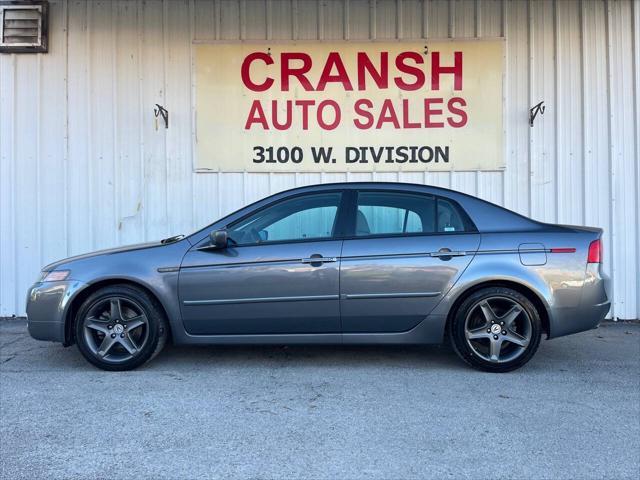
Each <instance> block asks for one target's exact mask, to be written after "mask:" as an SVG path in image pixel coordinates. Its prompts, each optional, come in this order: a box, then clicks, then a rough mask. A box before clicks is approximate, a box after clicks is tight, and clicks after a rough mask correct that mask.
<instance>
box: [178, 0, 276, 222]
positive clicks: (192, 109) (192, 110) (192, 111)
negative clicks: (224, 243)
mask: <svg viewBox="0 0 640 480" xmlns="http://www.w3.org/2000/svg"><path fill="white" fill-rule="evenodd" d="M265 16H266V15H265ZM195 21H196V8H195V0H190V1H189V86H190V87H191V88H190V89H189V126H190V138H191V142H189V149H190V152H189V153H190V157H191V168H190V172H189V173H190V175H189V182H190V183H191V228H192V229H194V230H195V229H196V228H197V225H196V224H195V223H196V208H197V207H196V206H197V199H196V196H195V194H194V192H195V186H196V185H195V183H196V181H195V180H196V175H197V173H195V171H196V141H197V138H196V115H197V112H196V105H195V89H196V84H195V77H196V76H195V69H194V64H193V62H194V58H193V40H194V39H195V36H196V28H195ZM265 29H266V25H265Z"/></svg>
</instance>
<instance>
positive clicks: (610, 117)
mask: <svg viewBox="0 0 640 480" xmlns="http://www.w3.org/2000/svg"><path fill="white" fill-rule="evenodd" d="M605 31H606V36H607V55H606V57H607V134H608V135H607V137H608V142H609V148H608V158H607V161H608V164H609V193H610V194H611V202H610V203H609V236H610V239H611V241H610V245H611V253H610V254H609V258H610V260H611V291H612V292H615V283H616V281H615V280H616V279H615V272H616V262H615V255H614V249H615V237H616V235H615V231H614V229H613V225H614V222H613V213H614V212H615V203H616V194H615V190H614V187H615V182H614V178H613V177H614V175H615V171H614V168H613V148H614V144H613V130H612V121H613V110H612V103H613V92H612V89H611V80H612V71H611V62H612V58H611V55H612V52H611V49H612V42H611V4H610V2H609V0H605ZM605 251H606V250H605ZM615 312H616V302H615V295H614V298H613V299H612V301H611V316H612V318H613V320H615V319H616V314H615Z"/></svg>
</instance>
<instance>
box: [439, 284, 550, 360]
mask: <svg viewBox="0 0 640 480" xmlns="http://www.w3.org/2000/svg"><path fill="white" fill-rule="evenodd" d="M449 328H450V330H449V334H450V337H451V343H452V344H453V348H454V350H455V351H456V353H457V354H458V356H460V358H462V359H463V360H464V361H465V362H467V363H468V364H469V365H471V366H472V367H474V368H477V369H480V370H485V371H489V372H509V371H511V370H515V369H517V368H520V367H521V366H523V365H524V364H525V363H527V362H528V361H529V360H530V359H531V357H533V355H534V354H535V352H536V350H537V349H538V346H539V345H540V336H541V333H542V323H541V321H540V314H539V313H538V311H537V309H536V307H535V306H534V305H533V303H531V301H530V300H529V299H528V298H527V297H526V296H524V295H523V294H521V293H520V292H517V291H515V290H512V289H510V288H503V287H488V288H483V289H481V290H478V291H476V292H474V293H472V294H471V295H469V297H468V298H466V299H465V300H464V301H463V302H462V304H461V305H460V307H459V308H458V309H457V311H456V313H455V314H454V317H453V319H452V321H451V323H450V325H449Z"/></svg>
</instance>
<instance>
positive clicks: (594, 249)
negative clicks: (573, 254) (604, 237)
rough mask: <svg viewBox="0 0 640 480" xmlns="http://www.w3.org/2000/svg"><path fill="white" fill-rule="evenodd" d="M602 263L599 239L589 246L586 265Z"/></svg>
mask: <svg viewBox="0 0 640 480" xmlns="http://www.w3.org/2000/svg"><path fill="white" fill-rule="evenodd" d="M601 262H602V242H601V241H600V239H598V240H594V241H593V242H591V243H590V244H589V255H587V263H601Z"/></svg>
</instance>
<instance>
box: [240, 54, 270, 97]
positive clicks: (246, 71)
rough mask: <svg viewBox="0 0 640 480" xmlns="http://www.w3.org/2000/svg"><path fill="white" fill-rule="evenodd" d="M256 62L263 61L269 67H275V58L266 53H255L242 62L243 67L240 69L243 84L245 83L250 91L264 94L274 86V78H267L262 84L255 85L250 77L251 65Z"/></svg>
mask: <svg viewBox="0 0 640 480" xmlns="http://www.w3.org/2000/svg"><path fill="white" fill-rule="evenodd" d="M254 60H262V61H263V62H264V63H265V64H267V65H273V58H271V57H270V56H269V55H267V54H266V53H264V52H253V53H250V54H249V55H247V56H246V57H245V58H244V60H243V61H242V67H241V68H240V75H241V77H242V83H244V85H245V87H247V88H248V89H249V90H253V91H254V92H264V91H265V90H268V89H269V88H270V87H271V85H273V78H271V77H267V78H266V79H265V81H264V82H262V83H254V82H253V81H252V80H251V75H250V69H251V63H252V62H253V61H254Z"/></svg>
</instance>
